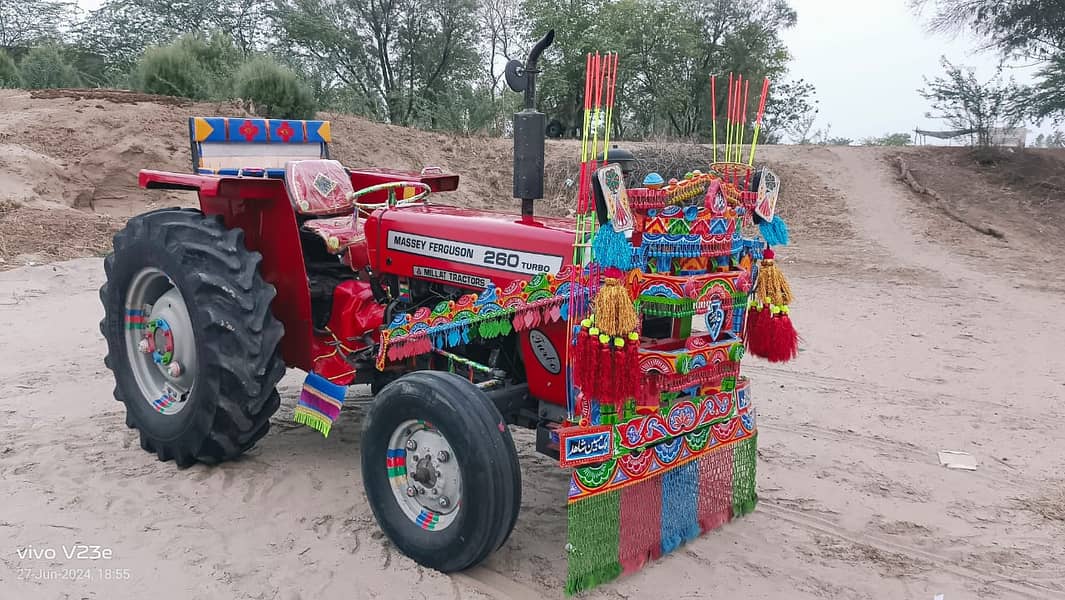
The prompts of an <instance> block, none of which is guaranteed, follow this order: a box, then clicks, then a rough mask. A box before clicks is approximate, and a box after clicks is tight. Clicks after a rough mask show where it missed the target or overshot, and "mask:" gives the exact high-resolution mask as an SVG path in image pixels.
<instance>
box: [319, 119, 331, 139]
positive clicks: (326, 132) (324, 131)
mask: <svg viewBox="0 0 1065 600" xmlns="http://www.w3.org/2000/svg"><path fill="white" fill-rule="evenodd" d="M318 135H320V136H322V139H323V140H325V142H326V143H327V144H331V143H333V126H332V124H331V123H330V122H329V121H322V125H321V126H320V127H318Z"/></svg>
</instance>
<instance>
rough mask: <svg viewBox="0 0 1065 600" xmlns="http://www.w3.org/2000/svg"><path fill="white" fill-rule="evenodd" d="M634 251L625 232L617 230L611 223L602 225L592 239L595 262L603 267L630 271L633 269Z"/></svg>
mask: <svg viewBox="0 0 1065 600" xmlns="http://www.w3.org/2000/svg"><path fill="white" fill-rule="evenodd" d="M632 253H633V249H632V244H630V243H629V240H628V238H626V237H625V232H623V231H615V230H614V226H613V225H611V224H610V223H607V224H605V225H601V226H600V227H599V231H597V232H596V234H595V238H594V239H593V240H592V254H593V255H594V256H595V262H597V263H599V264H600V265H602V266H603V267H613V268H615V269H621V270H622V271H628V270H629V269H632Z"/></svg>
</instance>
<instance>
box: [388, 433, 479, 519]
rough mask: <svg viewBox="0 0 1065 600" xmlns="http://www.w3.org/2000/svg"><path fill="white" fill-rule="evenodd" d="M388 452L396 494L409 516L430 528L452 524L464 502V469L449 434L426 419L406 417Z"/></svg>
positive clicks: (389, 471)
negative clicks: (448, 436) (449, 440)
mask: <svg viewBox="0 0 1065 600" xmlns="http://www.w3.org/2000/svg"><path fill="white" fill-rule="evenodd" d="M386 456H387V458H386V460H387V465H386V467H387V469H388V477H389V480H390V482H391V484H392V495H394V496H395V497H396V503H397V504H399V507H400V508H401V509H402V510H403V513H404V514H406V515H407V518H409V519H410V520H411V521H412V522H414V523H415V524H416V525H418V526H419V527H421V528H422V529H424V530H426V531H440V530H442V529H446V528H447V527H448V526H449V525H451V523H453V522H454V521H455V518H456V517H457V516H458V514H459V507H460V506H461V505H462V472H461V469H460V466H459V461H458V458H457V457H456V456H455V453H454V451H453V450H452V449H451V444H450V443H448V441H447V438H445V437H444V436H443V434H441V433H440V431H439V430H438V429H436V428H435V427H433V426H432V425H431V424H429V423H426V422H425V421H416V420H410V421H404V422H403V423H400V424H399V426H398V427H396V429H395V431H393V432H392V437H391V438H390V439H389V442H388V452H387V454H386Z"/></svg>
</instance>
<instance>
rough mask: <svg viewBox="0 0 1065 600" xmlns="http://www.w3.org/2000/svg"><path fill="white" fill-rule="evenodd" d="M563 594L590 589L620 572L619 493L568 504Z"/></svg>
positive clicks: (614, 492)
mask: <svg viewBox="0 0 1065 600" xmlns="http://www.w3.org/2000/svg"><path fill="white" fill-rule="evenodd" d="M567 513H568V515H567V516H568V521H569V524H568V528H567V538H568V539H567V540H566V541H567V543H566V549H567V550H568V551H569V561H568V562H569V565H568V566H569V572H568V574H567V577H566V595H567V596H572V595H573V594H576V593H578V592H582V591H584V590H589V589H591V588H593V587H595V586H597V585H600V584H603V583H606V582H608V581H612V580H614V579H617V578H618V577H619V576H620V575H621V563H620V562H618V561H619V558H618V546H619V545H620V543H621V533H620V532H621V522H620V521H621V492H620V491H613V492H608V493H606V494H599V495H596V496H592V497H591V498H586V499H584V500H580V501H578V502H574V503H572V504H570V505H569V510H568V511H567Z"/></svg>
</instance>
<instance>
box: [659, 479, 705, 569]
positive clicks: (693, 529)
mask: <svg viewBox="0 0 1065 600" xmlns="http://www.w3.org/2000/svg"><path fill="white" fill-rule="evenodd" d="M697 465H698V461H694V460H693V461H691V462H689V463H688V464H686V465H684V466H682V467H677V468H675V469H672V470H670V471H666V473H665V474H664V475H662V517H661V518H662V522H661V527H662V554H669V553H670V552H672V551H674V550H676V549H677V548H679V547H680V545H681V544H683V543H684V542H687V541H689V540H693V539H695V538H697V537H699V534H700V533H701V530H700V529H699V515H698V506H699V469H698V466H697Z"/></svg>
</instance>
